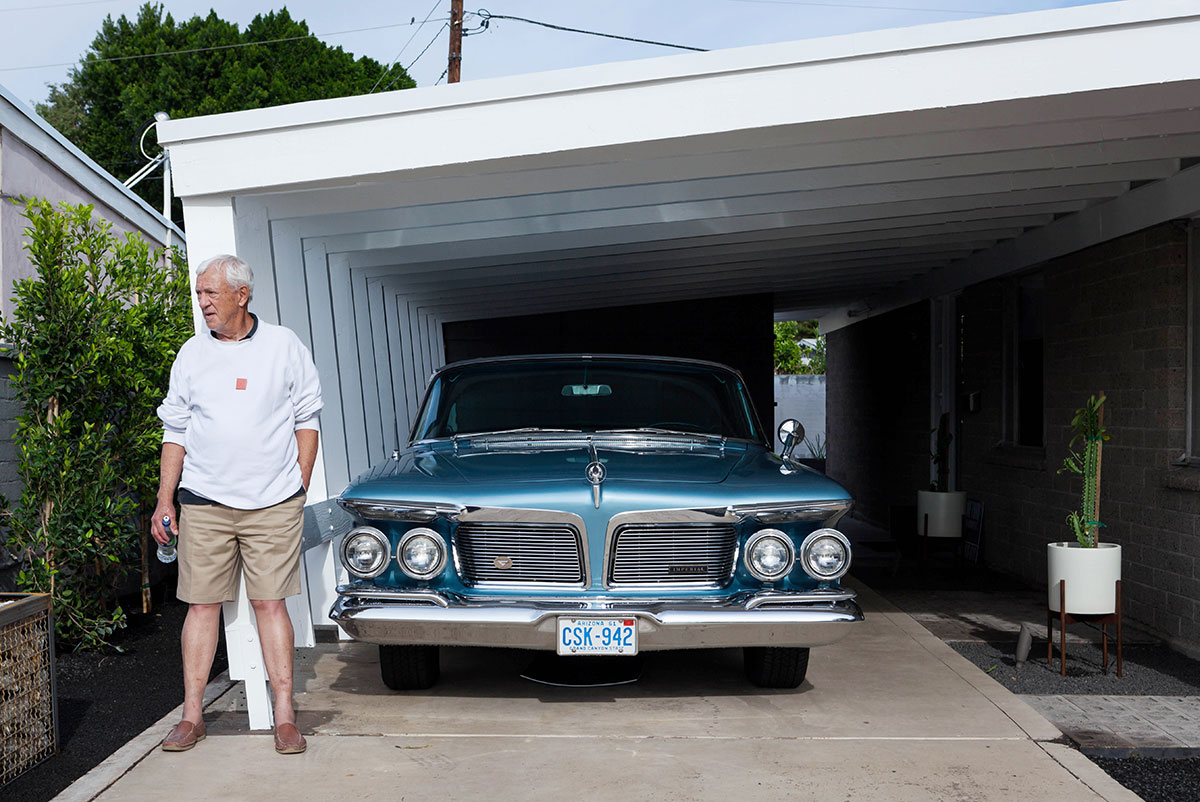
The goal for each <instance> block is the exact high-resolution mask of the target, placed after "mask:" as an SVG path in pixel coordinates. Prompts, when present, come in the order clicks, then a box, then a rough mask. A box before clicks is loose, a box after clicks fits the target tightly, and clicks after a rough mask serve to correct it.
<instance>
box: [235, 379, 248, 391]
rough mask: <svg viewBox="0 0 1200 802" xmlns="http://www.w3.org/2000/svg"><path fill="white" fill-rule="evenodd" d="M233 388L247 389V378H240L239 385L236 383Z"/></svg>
mask: <svg viewBox="0 0 1200 802" xmlns="http://www.w3.org/2000/svg"><path fill="white" fill-rule="evenodd" d="M233 389H235V390H245V389H246V380H245V379H238V380H237V385H236V386H235V387H234V388H233Z"/></svg>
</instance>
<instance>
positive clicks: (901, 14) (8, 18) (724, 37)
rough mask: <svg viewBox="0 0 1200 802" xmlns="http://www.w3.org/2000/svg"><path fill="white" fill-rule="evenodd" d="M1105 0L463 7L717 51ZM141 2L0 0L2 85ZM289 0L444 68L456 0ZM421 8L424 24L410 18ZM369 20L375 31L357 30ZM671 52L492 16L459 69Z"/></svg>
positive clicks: (323, 22)
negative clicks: (448, 21) (447, 21)
mask: <svg viewBox="0 0 1200 802" xmlns="http://www.w3.org/2000/svg"><path fill="white" fill-rule="evenodd" d="M1106 1H1107V0H845V2H842V0H820V1H818V0H812V2H801V0H487V3H486V5H481V3H479V2H474V0H466V2H465V3H464V7H465V9H466V10H467V11H468V12H471V11H478V10H480V9H481V8H486V9H488V10H490V11H491V12H492V13H493V14H505V15H509V16H517V17H526V18H529V19H535V20H540V21H545V22H550V23H554V24H558V25H564V26H568V27H573V28H583V29H588V30H594V31H602V32H605V33H613V34H619V35H622V36H631V37H636V38H643V39H652V40H656V41H663V42H671V43H676V44H681V45H690V46H693V47H701V48H706V49H718V48H728V47H739V46H742V45H752V44H764V43H768V42H783V41H791V40H795V39H808V38H812V37H818V36H832V35H837V34H844V33H853V32H856V31H865V30H875V29H880V28H897V27H907V26H911V25H924V24H928V23H934V22H947V21H951V20H961V19H968V18H970V17H981V16H991V15H995V14H1012V13H1019V12H1023V11H1036V10H1043V9H1050V8H1060V7H1063V6H1074V5H1092V4H1093V3H1096V2H1106ZM141 4H142V0H0V84H3V85H4V86H5V87H6V88H8V89H9V91H11V92H12V93H13V94H15V95H16V96H17V97H18V98H20V99H21V100H24V101H25V102H27V103H30V104H32V103H35V102H38V101H41V100H44V99H45V97H46V93H47V85H48V84H51V83H59V82H61V81H63V80H65V78H66V76H67V71H68V69H69V67H68V66H64V65H69V64H73V63H75V62H77V61H78V59H79V57H80V56H81V55H82V54H83V53H84V52H85V51H86V50H87V48H88V46H89V45H90V43H91V41H92V39H93V38H94V37H95V34H96V31H97V30H98V28H99V26H100V22H101V21H102V20H103V19H104V17H105V15H108V14H111V15H112V16H113V17H114V18H115V17H118V16H120V15H122V14H125V15H127V16H131V17H132V16H135V15H136V14H137V10H138V8H139V7H140V6H141ZM163 5H165V6H166V8H167V10H168V11H169V12H171V14H173V15H174V16H175V17H176V18H177V19H184V18H188V17H191V16H193V15H195V14H206V13H207V12H208V10H209V9H210V8H211V9H213V10H215V11H216V12H217V14H218V15H220V16H221V17H223V18H225V19H228V20H232V21H234V22H237V23H239V24H240V25H245V23H247V22H248V21H249V20H250V19H252V18H253V17H254V16H255V14H257V13H259V12H261V11H267V10H271V9H275V8H279V7H280V6H282V5H284V4H283V3H279V4H272V3H270V2H269V0H264V2H262V3H254V2H247V0H209V2H193V0H163ZM286 6H287V8H288V9H289V11H290V12H291V13H292V15H293V16H294V17H297V18H301V19H304V20H307V22H308V24H309V28H310V30H312V31H313V32H314V33H317V34H321V35H322V36H321V38H322V39H324V40H325V41H327V42H329V43H330V44H334V45H341V46H342V48H343V49H345V50H347V51H349V52H351V53H354V54H355V55H368V56H371V57H373V58H375V59H377V60H379V61H381V62H383V63H385V64H387V63H390V62H392V61H393V60H395V59H397V56H398V57H399V59H398V60H399V62H400V63H401V64H403V65H405V66H406V67H407V66H409V65H410V64H411V65H412V66H411V68H410V70H409V71H410V73H411V74H412V75H413V77H414V78H415V79H416V80H417V84H418V85H419V86H430V85H432V84H434V83H436V82H437V81H438V80H439V79H440V78H441V76H442V73H443V72H444V70H445V68H446V53H447V38H446V31H445V29H444V20H445V19H446V18H447V16H448V15H449V9H450V0H337V1H336V2H335V1H332V0H292V1H291V2H288V3H286ZM414 18H415V20H416V22H417V23H418V24H416V25H412V24H408V23H409V22H410V20H412V19H414ZM426 19H428V22H425V24H423V25H421V24H420V23H422V21H424V20H426ZM401 23H402V24H401ZM477 23H478V18H477V17H470V16H468V18H467V25H468V28H469V27H471V26H473V25H475V24H477ZM383 26H387V27H383ZM362 28H374V30H355V29H362ZM350 31H353V32H350ZM280 46H286V45H280ZM427 46H428V48H427V49H426V47H427ZM423 49H425V52H424V54H423V55H421V56H420V58H419V59H418V55H419V54H421V51H422V50H423ZM674 52H681V51H676V50H670V49H667V48H662V47H655V46H650V45H643V44H634V43H629V42H620V41H616V40H613V39H603V38H598V37H593V36H583V35H580V34H574V33H566V32H560V31H553V30H548V29H546V28H541V27H536V26H533V25H528V24H526V23H522V22H515V21H508V20H495V21H493V22H492V24H491V28H490V30H488V31H487V32H484V33H481V34H479V35H476V36H469V37H467V39H466V40H465V42H464V44H463V67H462V73H463V80H464V81H468V80H471V79H478V78H490V77H497V76H503V75H517V74H521V73H527V72H540V71H543V70H552V69H559V68H563V67H575V66H582V65H587V64H601V63H606V62H613V61H625V60H629V59H640V58H652V57H656V56H662V55H669V54H670V53H674ZM414 60H416V61H415V64H414V63H413V62H414ZM41 65H49V66H41ZM35 66H36V67H37V68H36V69H14V68H23V67H35Z"/></svg>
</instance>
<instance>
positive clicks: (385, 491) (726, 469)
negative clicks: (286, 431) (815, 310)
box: [342, 439, 849, 509]
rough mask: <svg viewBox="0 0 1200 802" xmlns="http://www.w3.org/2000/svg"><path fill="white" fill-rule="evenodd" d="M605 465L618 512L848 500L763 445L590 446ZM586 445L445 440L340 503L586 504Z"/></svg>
mask: <svg viewBox="0 0 1200 802" xmlns="http://www.w3.org/2000/svg"><path fill="white" fill-rule="evenodd" d="M595 457H596V458H597V459H598V460H599V461H600V462H601V463H602V464H603V465H604V467H605V469H606V471H605V474H606V475H605V477H604V480H603V482H602V489H603V498H604V506H605V507H606V508H609V509H612V507H611V506H610V505H616V506H617V507H623V508H627V509H664V508H669V507H693V506H709V505H717V506H722V507H724V506H727V505H731V504H754V503H761V502H770V501H803V500H815V499H848V498H849V494H848V493H847V492H846V490H845V489H844V488H842V487H841V485H839V484H838V483H836V482H834V481H832V480H830V479H827V478H826V477H824V476H823V475H821V474H818V473H816V472H814V471H811V470H809V469H807V468H804V467H801V466H799V465H796V464H792V463H785V462H784V461H782V460H781V459H780V458H779V457H778V456H776V455H775V454H773V453H771V452H770V451H768V450H767V449H766V448H765V447H763V446H762V445H759V444H755V443H746V442H742V441H737V442H734V441H730V442H721V441H715V442H709V443H704V442H703V441H697V440H695V439H691V440H682V441H680V442H676V443H667V444H663V443H662V442H661V441H657V442H656V443H651V442H650V441H649V440H648V441H646V442H640V443H639V442H626V443H625V444H624V445H623V446H622V447H620V448H614V447H605V446H604V445H603V444H601V443H600V442H597V443H596V445H595ZM592 459H593V452H592V447H591V446H589V445H588V444H587V443H586V442H575V443H569V444H561V443H560V444H537V443H527V444H525V445H524V446H523V447H520V448H517V447H513V446H512V445H511V444H506V445H504V446H502V447H500V448H496V447H478V446H463V445H462V444H459V445H458V446H457V447H456V446H455V444H453V443H450V442H447V441H436V442H433V443H425V444H419V445H417V446H414V447H411V448H408V449H406V450H403V451H400V452H398V453H397V454H396V457H395V458H394V459H390V460H386V461H385V462H383V463H381V464H379V465H377V466H376V467H375V468H373V469H372V470H370V471H368V472H367V473H365V474H363V475H362V476H360V477H358V478H357V479H355V480H354V481H353V482H351V483H350V486H349V487H347V488H346V490H345V491H344V492H343V493H342V496H343V497H344V498H357V499H374V500H379V501H389V500H391V501H413V502H416V501H435V502H444V503H451V504H460V505H467V506H476V505H479V506H504V507H508V506H531V507H539V508H554V509H560V508H562V509H565V508H571V507H574V506H576V505H584V504H586V506H587V507H591V506H592V504H591V502H592V501H593V494H592V490H591V485H590V483H589V482H588V477H587V473H586V469H587V466H588V465H589V464H590V463H591V462H592Z"/></svg>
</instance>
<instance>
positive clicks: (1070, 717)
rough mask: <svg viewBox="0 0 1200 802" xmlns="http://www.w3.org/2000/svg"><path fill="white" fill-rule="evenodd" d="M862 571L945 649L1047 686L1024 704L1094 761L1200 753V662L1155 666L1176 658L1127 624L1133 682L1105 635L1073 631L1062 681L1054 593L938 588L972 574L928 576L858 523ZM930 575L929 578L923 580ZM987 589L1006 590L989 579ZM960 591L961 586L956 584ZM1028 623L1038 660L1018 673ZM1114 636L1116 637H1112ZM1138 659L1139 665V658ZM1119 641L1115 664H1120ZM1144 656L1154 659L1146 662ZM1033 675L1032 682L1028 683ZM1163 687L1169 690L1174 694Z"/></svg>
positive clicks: (1018, 680)
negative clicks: (982, 648)
mask: <svg viewBox="0 0 1200 802" xmlns="http://www.w3.org/2000/svg"><path fill="white" fill-rule="evenodd" d="M847 528H848V529H849V531H850V533H851V536H852V538H853V539H854V540H855V564H856V565H861V566H862V573H863V574H864V575H867V576H873V577H875V578H876V579H877V586H878V587H879V588H880V592H881V593H882V594H883V595H884V596H885V597H886V598H887V599H888V601H890V602H892V603H893V604H895V605H896V606H897V607H899V608H900V609H902V610H904V611H905V612H907V613H908V614H909V615H911V616H912V617H913V619H914V620H916V621H917V622H919V623H920V624H921V625H922V626H924V627H925V628H926V629H928V630H929V631H930V632H931V633H933V634H934V635H936V636H937V637H938V638H940V639H941V640H942V641H944V642H946V643H947V644H950V645H951V646H954V647H956V648H958V649H959V650H960V651H967V650H968V649H969V648H970V645H972V644H990V645H991V646H992V647H994V648H995V650H996V655H995V663H994V665H995V671H994V672H993V674H994V676H996V678H997V679H998V680H999V681H1002V682H1003V681H1004V680H1005V677H1003V676H1001V674H1002V673H1003V672H1008V678H1009V679H1011V680H1013V681H1012V682H1008V683H1006V684H1008V685H1009V686H1010V687H1016V688H1020V687H1021V686H1026V687H1029V686H1038V685H1040V686H1043V690H1041V691H1039V692H1021V691H1020V690H1018V691H1017V692H1018V695H1020V698H1021V699H1022V700H1023V701H1024V702H1026V703H1027V704H1029V705H1030V706H1031V707H1032V708H1033V709H1035V710H1037V711H1038V712H1039V713H1041V714H1042V715H1043V716H1045V717H1046V718H1047V719H1048V720H1049V721H1050V722H1051V723H1053V724H1054V726H1055V727H1057V728H1058V729H1060V730H1062V732H1063V733H1064V734H1065V735H1066V736H1067V737H1068V738H1070V739H1071V740H1072V741H1073V742H1074V743H1075V744H1076V745H1077V746H1078V747H1079V748H1080V749H1081V750H1083V751H1084V752H1085V753H1087V754H1093V755H1098V756H1105V757H1126V756H1130V755H1134V754H1138V755H1142V756H1146V757H1191V756H1197V755H1200V662H1195V661H1188V660H1187V659H1186V658H1184V657H1183V656H1182V655H1177V654H1174V653H1170V654H1169V655H1168V656H1169V657H1170V658H1172V659H1171V661H1170V662H1171V663H1172V668H1173V669H1174V670H1173V672H1172V673H1164V672H1163V670H1162V668H1161V667H1156V666H1154V665H1153V664H1152V663H1153V659H1152V658H1154V657H1156V656H1159V657H1161V653H1162V652H1168V650H1167V649H1166V647H1164V646H1159V645H1157V641H1156V639H1154V638H1152V637H1149V636H1148V635H1146V634H1145V633H1144V632H1141V631H1139V630H1138V629H1137V628H1136V627H1135V626H1132V625H1129V624H1127V625H1126V627H1125V632H1124V640H1125V656H1126V659H1125V665H1124V669H1125V670H1124V677H1123V678H1117V677H1116V676H1115V668H1114V667H1112V666H1111V665H1110V668H1109V673H1108V674H1107V675H1105V674H1104V673H1103V671H1102V668H1101V665H1100V661H1101V658H1100V652H1099V649H1098V644H1099V641H1100V634H1099V632H1098V630H1096V629H1095V628H1094V627H1088V626H1087V625H1073V626H1072V627H1071V628H1069V629H1068V644H1067V653H1068V674H1069V676H1068V677H1067V678H1065V679H1061V680H1060V676H1059V674H1058V671H1059V663H1058V657H1059V656H1058V640H1057V638H1058V634H1057V627H1056V628H1055V645H1054V652H1053V654H1054V667H1053V669H1049V668H1048V667H1047V665H1046V600H1045V595H1044V592H1041V591H1035V590H1030V589H1027V588H1023V587H1019V586H1013V585H1008V586H1000V587H992V588H987V589H982V590H979V589H972V588H970V587H969V584H970V581H971V580H970V579H968V580H966V582H965V583H964V584H967V585H968V587H966V588H963V587H949V588H947V587H938V583H939V581H944V577H940V576H939V572H943V573H948V572H951V571H963V570H964V568H965V569H966V570H967V571H968V573H969V572H970V568H971V567H970V566H963V565H961V564H955V562H954V558H953V557H952V556H951V555H949V554H942V555H940V556H938V557H935V558H933V559H932V560H931V561H930V562H929V564H927V565H926V566H925V567H924V569H922V568H921V567H920V566H919V565H918V564H917V563H916V560H915V558H905V559H904V560H900V559H898V558H897V553H896V550H895V549H894V547H893V545H892V543H891V541H890V538H889V537H888V536H887V534H886V533H883V532H881V531H880V530H875V529H871V528H869V527H865V526H862V525H861V524H858V523H857V522H851V523H850V526H849V527H847ZM922 570H924V577H923V578H922V577H920V576H918V574H920V573H921V572H922ZM980 578H981V582H982V583H984V584H986V583H987V582H989V581H998V582H1003V581H1004V580H1002V579H999V578H996V577H986V576H985V575H980ZM951 584H953V583H951ZM1022 624H1025V625H1026V626H1027V627H1028V628H1029V630H1030V631H1031V633H1032V635H1033V648H1032V650H1031V652H1030V654H1029V662H1028V663H1027V664H1025V665H1024V666H1023V667H1022V668H1020V669H1017V668H1016V667H1015V665H1014V664H1015V656H1016V655H1015V652H1016V643H1017V636H1018V633H1019V631H1020V629H1021V626H1022ZM1110 635H1111V630H1110ZM1131 654H1133V655H1134V659H1130V657H1131ZM1114 655H1115V645H1114V644H1113V643H1112V641H1111V640H1110V660H1112V661H1113V663H1115V656H1114ZM1143 658H1151V659H1149V660H1143ZM1022 672H1023V675H1022ZM1156 688H1159V689H1161V688H1167V689H1169V691H1168V692H1163V691H1162V690H1159V691H1158V692H1156V691H1155V689H1156Z"/></svg>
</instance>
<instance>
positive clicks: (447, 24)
mask: <svg viewBox="0 0 1200 802" xmlns="http://www.w3.org/2000/svg"><path fill="white" fill-rule="evenodd" d="M449 26H450V21H449V20H447V21H446V22H443V23H442V27H440V28H438V32H437V33H435V34H434V35H433V38H432V39H430V40H429V44H427V45H425V49H424V50H422V51H421V52H420V53H418V54H417V57H416V58H415V59H413V60H412V61H410V62H409V64H408V66H407V67H405V68H404V72H405V73H407V72H408V71H409V70H411V69H412V68H413V65H415V64H416V63H417V62H418V61H420V60H421V56H423V55H425V51H426V50H428V49H429V48H431V47H433V43H434V42H436V41H437V40H438V37H439V36H441V35H442V31H444V30H446V28H448V27H449ZM403 74H404V73H397V75H396V77H395V78H393V79H392V80H391V83H389V84H388V85H387V86H385V87H384V88H383V90H382V91H384V92H386V91H388V90H389V89H391V88H392V86H393V85H394V84H395V83H396V81H399V80H400V76H401V75H403Z"/></svg>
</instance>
